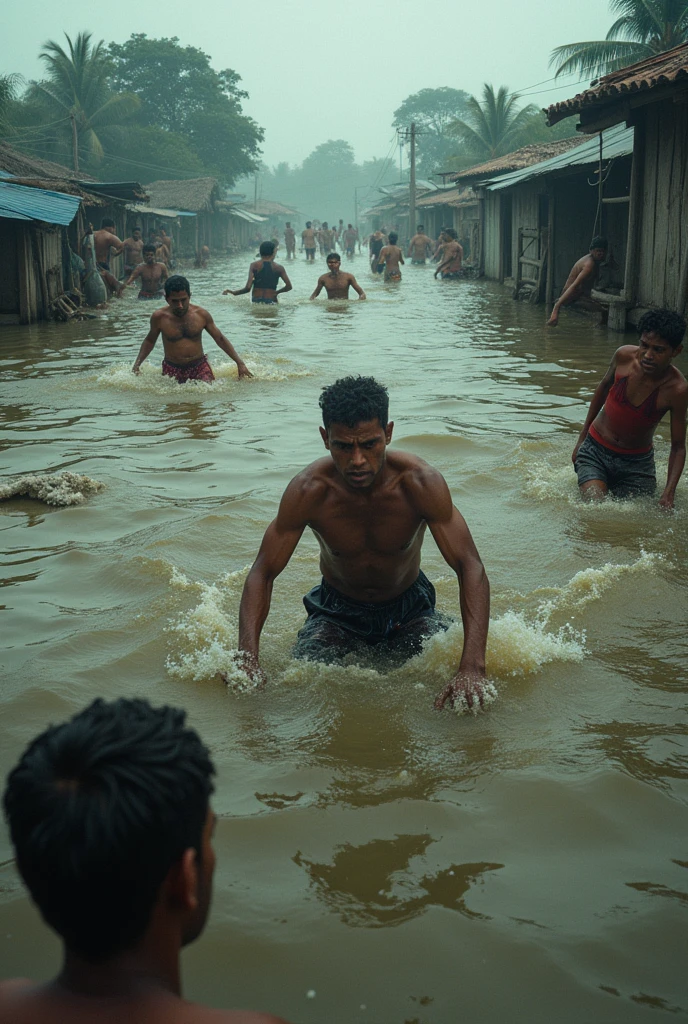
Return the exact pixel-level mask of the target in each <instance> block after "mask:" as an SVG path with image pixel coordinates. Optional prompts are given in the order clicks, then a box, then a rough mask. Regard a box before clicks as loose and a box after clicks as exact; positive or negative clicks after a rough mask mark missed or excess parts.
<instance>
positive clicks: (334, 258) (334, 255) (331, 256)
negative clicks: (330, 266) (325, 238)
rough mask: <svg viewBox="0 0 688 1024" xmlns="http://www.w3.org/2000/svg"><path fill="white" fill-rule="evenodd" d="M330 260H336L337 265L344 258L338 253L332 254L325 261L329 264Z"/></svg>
mask: <svg viewBox="0 0 688 1024" xmlns="http://www.w3.org/2000/svg"><path fill="white" fill-rule="evenodd" d="M330 260H336V261H337V263H341V262H342V257H341V256H340V255H339V253H338V252H331V253H330V255H329V256H328V257H327V258H326V259H325V263H328V262H329V261H330Z"/></svg>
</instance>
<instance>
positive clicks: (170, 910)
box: [0, 700, 284, 1024]
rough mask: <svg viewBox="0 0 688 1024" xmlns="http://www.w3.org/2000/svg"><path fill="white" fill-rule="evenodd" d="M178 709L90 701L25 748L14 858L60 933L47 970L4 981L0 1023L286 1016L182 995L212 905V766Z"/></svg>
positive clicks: (250, 1020) (242, 1022) (15, 789)
mask: <svg viewBox="0 0 688 1024" xmlns="http://www.w3.org/2000/svg"><path fill="white" fill-rule="evenodd" d="M184 718H185V714H184V712H183V711H179V710H177V709H176V708H169V707H166V708H155V709H154V708H152V707H151V706H150V704H148V703H147V702H146V701H143V700H116V701H114V702H113V703H111V704H106V703H105V701H102V700H97V701H94V703H93V704H91V705H90V707H88V708H86V710H85V711H82V712H81V713H80V714H78V715H76V716H75V717H74V718H72V719H71V721H69V722H66V723H64V724H63V725H59V726H53V727H51V728H50V729H48V730H47V731H46V732H44V733H43V734H42V735H41V736H39V737H38V738H37V739H36V740H34V741H33V743H32V744H31V745H30V746H29V747H28V748H27V750H26V751H25V752H24V754H23V756H22V758H21V760H20V762H19V764H18V765H17V767H16V768H15V769H14V771H13V772H12V773H11V774H10V776H9V779H8V782H7V789H6V790H5V814H6V816H7V821H8V824H9V827H10V834H11V837H12V843H13V845H14V849H15V852H16V857H17V867H18V869H19V873H20V874H21V876H22V878H23V879H24V882H25V883H26V885H27V887H28V889H29V892H30V893H31V896H32V899H33V901H34V903H35V904H36V906H37V907H38V909H39V910H40V912H41V914H42V916H43V919H44V921H45V922H46V924H48V925H49V926H50V927H51V928H52V929H54V931H56V932H57V934H58V935H59V936H60V938H61V939H62V942H63V946H64V949H63V958H62V968H61V970H60V973H59V974H58V975H57V977H56V978H55V979H54V980H53V981H50V982H47V983H45V984H41V985H35V984H33V983H32V982H30V981H28V980H26V979H21V980H20V979H16V980H14V981H6V982H4V983H3V982H0V1024H284V1022H280V1021H279V1020H278V1019H277V1018H275V1017H271V1016H269V1015H267V1014H262V1013H251V1012H250V1011H240V1010H239V1011H229V1010H210V1009H208V1008H207V1007H204V1006H199V1005H198V1004H196V1003H187V1002H186V1000H184V999H182V996H181V980H180V970H179V954H180V951H181V948H182V947H183V946H186V945H188V944H189V943H190V942H193V941H194V939H197V938H198V936H199V935H200V934H201V932H202V931H203V928H204V926H205V923H206V919H207V916H208V910H209V908H210V898H211V892H212V882H213V871H214V869H215V853H214V851H213V846H212V835H213V828H214V825H215V815H214V814H213V812H212V810H211V809H210V803H209V800H210V795H211V793H212V791H213V782H212V777H213V775H214V774H215V769H214V767H213V763H212V761H211V760H210V756H209V754H208V751H207V750H206V748H205V747H204V746H203V744H202V743H201V741H200V739H199V738H198V736H197V734H196V733H195V732H194V731H193V730H192V729H189V728H188V727H186V726H185V724H184Z"/></svg>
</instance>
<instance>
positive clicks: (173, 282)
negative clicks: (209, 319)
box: [165, 274, 191, 297]
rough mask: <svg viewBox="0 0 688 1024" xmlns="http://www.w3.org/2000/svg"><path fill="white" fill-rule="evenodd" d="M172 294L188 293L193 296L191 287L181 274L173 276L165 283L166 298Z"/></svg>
mask: <svg viewBox="0 0 688 1024" xmlns="http://www.w3.org/2000/svg"><path fill="white" fill-rule="evenodd" d="M172 292H188V293H189V295H191V285H190V284H189V282H188V280H187V279H186V278H185V277H182V275H181V274H173V275H172V277H168V278H167V280H166V281H165V296H166V297H167V296H168V295H170V294H171V293H172Z"/></svg>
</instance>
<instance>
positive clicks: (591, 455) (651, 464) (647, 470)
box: [574, 434, 657, 498]
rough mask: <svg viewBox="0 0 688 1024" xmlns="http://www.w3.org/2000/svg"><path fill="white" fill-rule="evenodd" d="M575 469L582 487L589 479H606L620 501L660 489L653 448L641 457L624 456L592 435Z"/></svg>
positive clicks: (584, 442)
mask: <svg viewBox="0 0 688 1024" xmlns="http://www.w3.org/2000/svg"><path fill="white" fill-rule="evenodd" d="M574 468H575V470H576V474H577V475H578V486H579V487H581V486H582V485H583V484H586V483H588V481H589V480H602V481H603V483H605V484H606V485H607V487H608V488H609V490H610V491H611V493H612V494H613V495H614V496H615V497H617V498H630V497H633V496H635V495H639V494H654V493H655V491H656V489H657V474H656V472H655V454H654V451H653V450H652V448H651V449H650V451H649V452H643V453H641V454H640V455H621V454H620V453H619V452H615V451H613V450H612V449H611V448H607V447H606V446H605V445H603V444H600V443H599V441H596V440H595V438H594V437H591V436H590V434H588V436H587V437H586V439H585V441H583V444H582V445H581V446H580V448H579V449H578V455H577V456H576V461H575V463H574Z"/></svg>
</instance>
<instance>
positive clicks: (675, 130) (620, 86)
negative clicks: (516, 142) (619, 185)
mask: <svg viewBox="0 0 688 1024" xmlns="http://www.w3.org/2000/svg"><path fill="white" fill-rule="evenodd" d="M572 114H577V115H578V118H579V122H580V123H579V125H578V129H579V131H581V132H583V133H585V134H588V135H590V134H594V133H599V132H603V133H604V136H608V135H609V134H611V131H619V130H623V126H624V125H625V126H626V128H627V129H629V130H630V129H632V131H633V151H632V152H633V159H632V169H631V174H630V182H629V187H628V195H627V199H626V201H625V203H624V205H623V207H622V208H623V211H624V214H623V217H624V219H625V222H626V234H627V238H628V244H627V246H626V254H625V260H624V262H623V266H622V284H621V289H620V295H619V305H620V315H619V320H620V321H625V320H626V319H628V320H630V321H631V322H633V323H635V322H636V321H637V318H638V317H639V316H640V315H641V314H642V312H643V311H644V310H645V309H648V308H650V307H664V308H668V309H673V310H676V311H678V312H680V313H682V314H685V313H686V310H687V307H688V44H683V45H681V46H677V47H675V48H674V49H672V50H667V51H666V52H665V53H661V54H658V55H657V56H654V57H650V58H648V59H647V60H643V61H639V62H638V63H636V64H631V65H630V66H629V67H625V68H622V69H621V70H620V71H615V72H613V73H612V74H610V75H605V76H604V77H603V78H600V79H599V81H598V82H596V83H595V84H594V86H593V87H591V88H590V89H586V90H585V91H584V92H582V93H579V94H578V95H577V96H574V97H573V98H572V99H569V100H562V101H561V102H560V103H555V104H553V105H552V106H550V107H549V108H548V110H547V117H548V122H549V124H551V125H553V124H556V123H557V122H558V121H560V120H561V119H562V118H564V117H570V116H571V115H572ZM610 129H611V131H610ZM591 141H594V140H591ZM605 190H606V185H605Z"/></svg>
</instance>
